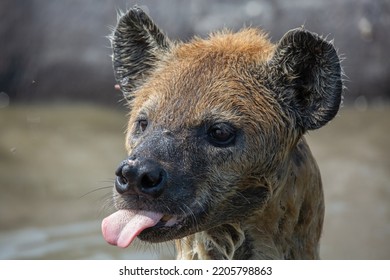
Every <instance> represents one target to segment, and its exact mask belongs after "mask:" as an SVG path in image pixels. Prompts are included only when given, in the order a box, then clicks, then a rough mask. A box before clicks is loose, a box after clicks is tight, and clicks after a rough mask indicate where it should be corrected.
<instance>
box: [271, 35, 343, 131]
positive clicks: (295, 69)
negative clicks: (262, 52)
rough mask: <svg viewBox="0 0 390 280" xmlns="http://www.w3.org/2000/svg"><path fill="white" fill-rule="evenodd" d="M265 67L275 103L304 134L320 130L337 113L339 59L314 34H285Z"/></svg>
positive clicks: (332, 48) (333, 50)
mask: <svg viewBox="0 0 390 280" xmlns="http://www.w3.org/2000/svg"><path fill="white" fill-rule="evenodd" d="M267 67H268V71H269V73H270V75H269V76H268V77H269V79H270V80H269V82H270V84H271V87H272V90H273V91H274V92H275V93H276V95H277V99H278V100H279V102H280V103H281V105H282V106H283V107H284V108H285V109H286V110H288V111H290V112H291V113H292V114H293V115H294V116H295V118H296V120H297V124H298V125H299V126H301V128H302V129H303V130H304V131H305V130H309V129H317V128H320V127H321V126H323V125H325V124H326V123H327V122H329V121H330V120H331V119H333V117H334V116H335V115H336V113H337V112H338V110H339V107H340V103H341V95H342V90H343V84H342V77H341V75H342V71H341V66H340V59H339V57H338V55H337V52H336V50H335V48H334V47H333V45H332V44H331V43H329V42H327V41H326V40H324V39H323V38H321V37H320V36H318V35H317V34H314V33H311V32H309V31H306V30H304V29H303V28H298V29H293V30H291V31H289V32H287V33H286V34H285V35H284V36H283V38H282V39H281V40H280V42H279V43H278V44H277V46H276V49H275V53H274V55H273V57H272V58H271V60H270V61H269V62H268V65H267Z"/></svg>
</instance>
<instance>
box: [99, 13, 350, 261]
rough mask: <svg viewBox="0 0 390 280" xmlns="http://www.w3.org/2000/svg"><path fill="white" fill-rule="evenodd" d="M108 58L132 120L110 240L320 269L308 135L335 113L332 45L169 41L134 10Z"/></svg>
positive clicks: (318, 190)
mask: <svg viewBox="0 0 390 280" xmlns="http://www.w3.org/2000/svg"><path fill="white" fill-rule="evenodd" d="M112 47H113V64H114V70H115V76H116V79H117V82H118V84H119V86H120V88H121V90H122V92H123V94H124V97H125V98H126V99H127V100H128V103H129V106H130V108H131V113H130V118H129V122H128V128H127V134H126V147H127V151H128V157H127V158H126V159H125V160H124V161H123V162H122V163H121V164H120V165H119V167H118V169H117V170H116V176H117V177H116V181H115V189H114V194H113V201H114V202H113V203H114V204H115V207H116V209H117V212H116V213H114V214H112V215H111V216H109V217H107V218H106V219H104V221H103V223H102V231H103V235H104V238H105V239H106V241H107V242H108V243H110V244H114V245H117V246H120V247H127V246H128V245H129V244H130V243H131V242H132V241H133V240H134V239H135V238H136V237H138V238H139V239H141V240H143V241H147V242H152V243H154V242H164V241H168V240H176V247H177V252H178V258H180V259H317V258H318V257H319V239H320V236H321V230H322V224H323V217H324V198H323V191H322V184H321V178H320V172H319V169H318V166H317V164H316V161H315V159H314V158H313V156H312V154H311V152H310V150H309V147H308V145H307V143H306V141H305V139H304V136H303V135H304V134H305V132H306V131H308V130H313V129H317V128H320V127H321V126H323V125H325V124H326V123H327V122H328V121H330V120H331V119H332V118H333V117H334V116H335V115H336V113H337V111H338V109H339V106H340V100H341V94H342V88H343V86H342V78H341V67H340V61H339V58H338V55H337V53H336V51H335V49H334V47H333V45H332V44H331V43H329V42H327V41H326V40H324V39H323V38H322V37H320V36H318V35H316V34H314V33H311V32H309V31H307V30H305V29H303V28H298V29H294V30H291V31H288V32H287V33H286V34H285V35H284V36H283V38H282V39H281V40H280V41H279V42H278V43H276V44H272V43H271V42H270V41H269V39H268V38H267V35H266V34H265V33H263V31H261V30H259V29H255V28H246V29H243V30H241V31H239V32H237V33H232V32H230V31H227V30H224V31H221V32H217V33H214V34H211V35H210V36H209V37H208V38H207V39H200V38H194V39H192V40H191V41H189V42H188V43H183V42H172V41H170V40H169V39H168V38H167V37H166V36H165V35H164V33H163V32H162V31H161V30H160V29H159V28H158V27H157V26H156V25H155V24H154V23H153V22H152V20H151V19H150V18H149V17H148V16H147V15H146V14H145V13H144V12H143V11H142V10H141V9H139V8H137V7H134V8H133V9H131V10H129V11H128V12H127V13H126V14H123V15H122V16H121V17H120V19H119V22H118V24H117V26H116V28H115V31H114V33H113V35H112Z"/></svg>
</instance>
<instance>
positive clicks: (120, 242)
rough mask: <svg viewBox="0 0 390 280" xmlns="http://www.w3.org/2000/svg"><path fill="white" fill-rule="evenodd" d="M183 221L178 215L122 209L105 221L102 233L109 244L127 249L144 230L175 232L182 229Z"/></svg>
mask: <svg viewBox="0 0 390 280" xmlns="http://www.w3.org/2000/svg"><path fill="white" fill-rule="evenodd" d="M183 219H184V217H179V216H177V215H165V214H163V213H158V212H151V211H137V210H129V209H122V210H118V211H117V212H115V213H114V214H111V215H110V216H108V217H107V218H105V219H104V220H103V222H102V232H103V237H104V239H105V240H106V241H107V242H108V243H109V244H112V245H116V246H118V247H122V248H126V247H128V246H129V245H130V244H131V243H132V242H133V240H134V239H135V238H136V237H137V236H138V235H140V234H141V233H142V232H143V231H144V230H147V231H151V230H154V231H157V232H158V231H161V230H162V231H166V230H173V231H174V229H179V228H180V223H181V222H182V220H183Z"/></svg>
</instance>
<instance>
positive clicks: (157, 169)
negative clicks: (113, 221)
mask: <svg viewBox="0 0 390 280" xmlns="http://www.w3.org/2000/svg"><path fill="white" fill-rule="evenodd" d="M115 175H116V176H117V177H116V180H115V188H116V190H117V192H118V193H120V194H140V195H145V196H149V197H152V198H157V197H159V196H160V195H161V194H162V193H163V192H164V189H165V186H166V182H167V172H166V171H165V170H164V168H162V166H161V165H160V164H159V163H158V162H155V161H153V160H150V159H143V158H139V159H134V160H132V159H128V160H125V161H123V162H122V163H121V164H120V165H119V167H118V168H117V170H116V172H115Z"/></svg>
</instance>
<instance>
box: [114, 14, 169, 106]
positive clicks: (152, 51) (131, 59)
mask: <svg viewBox="0 0 390 280" xmlns="http://www.w3.org/2000/svg"><path fill="white" fill-rule="evenodd" d="M119 17H120V18H119V21H118V24H117V26H116V28H115V30H114V32H113V34H112V36H110V40H111V45H112V49H113V55H112V61H113V66H114V73H115V78H116V80H117V82H118V84H119V86H120V88H121V90H122V92H123V95H124V97H125V99H127V100H131V98H132V93H133V92H134V90H136V89H137V88H138V87H139V86H141V85H142V84H143V83H144V82H145V80H146V79H147V78H148V75H150V73H151V71H152V70H153V69H154V68H155V67H156V65H157V63H158V61H159V60H160V59H161V57H162V56H163V55H164V53H166V52H167V51H168V50H169V49H170V45H171V43H170V41H169V39H168V38H167V37H166V36H165V35H164V34H163V33H162V32H161V31H160V29H159V28H158V27H157V26H156V25H155V24H154V23H153V21H152V20H151V19H150V18H149V17H148V16H147V15H146V13H145V12H144V11H142V10H141V9H140V8H138V7H137V6H134V7H133V8H132V9H130V10H129V11H128V12H127V13H125V14H124V15H120V16H119Z"/></svg>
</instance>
